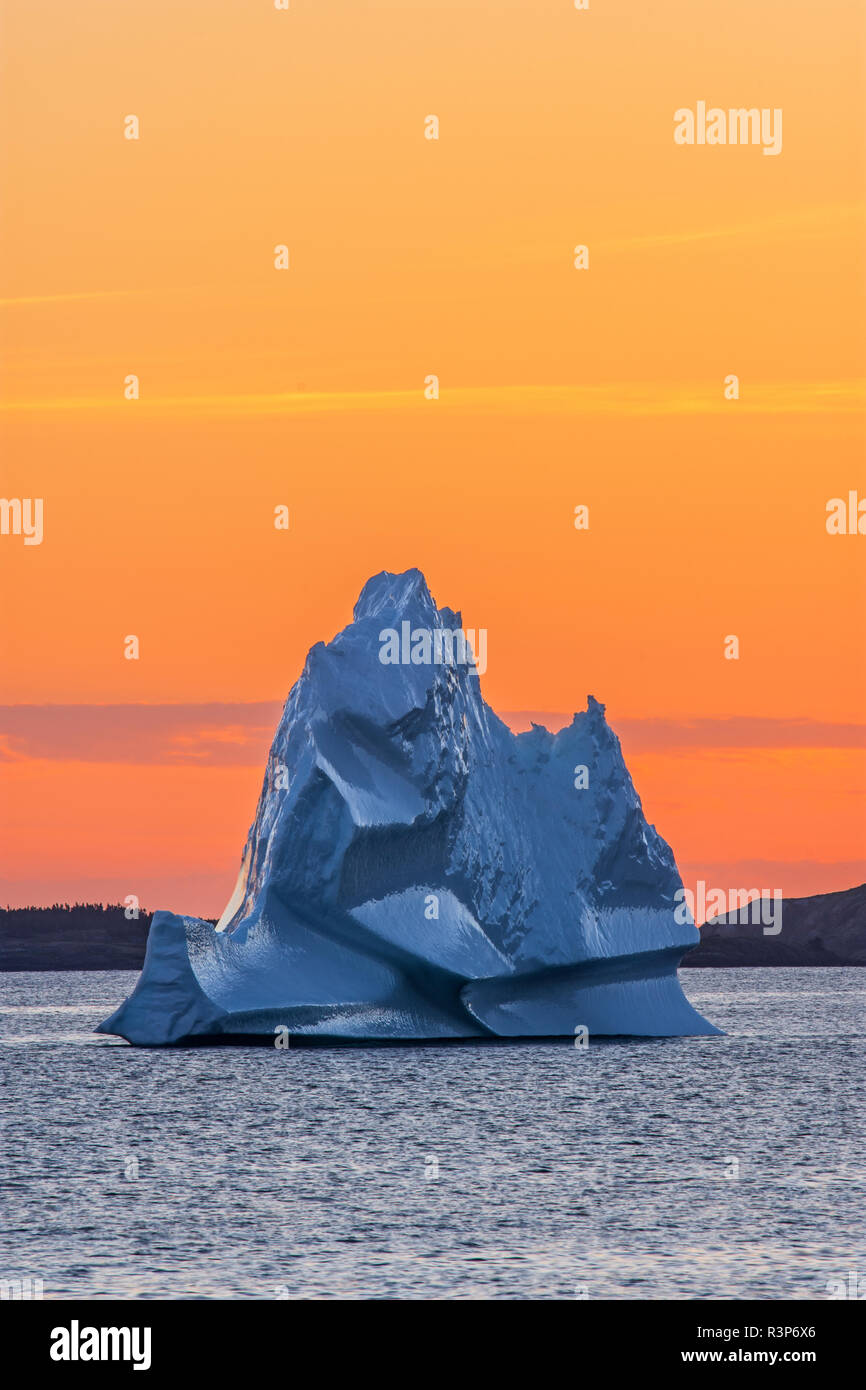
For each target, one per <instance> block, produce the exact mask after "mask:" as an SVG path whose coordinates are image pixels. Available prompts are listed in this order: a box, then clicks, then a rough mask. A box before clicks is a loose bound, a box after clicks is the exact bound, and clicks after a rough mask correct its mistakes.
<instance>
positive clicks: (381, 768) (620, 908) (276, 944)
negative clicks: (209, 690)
mask: <svg viewBox="0 0 866 1390" xmlns="http://www.w3.org/2000/svg"><path fill="white" fill-rule="evenodd" d="M443 633H444V634H449V635H451V634H456V633H462V618H461V615H460V613H459V612H455V611H452V610H451V609H449V608H442V609H440V608H438V607H437V605H436V603H435V602H434V600H433V598H432V597H431V594H430V590H429V589H428V587H427V583H426V581H425V579H424V576H423V575H422V574H421V573H420V571H419V570H409V571H407V572H406V573H404V574H390V573H382V574H379V575H376V576H374V577H373V578H372V579H370V580H368V582H367V584H366V585H365V586H364V588H363V591H362V593H361V596H360V598H359V600H358V603H357V604H356V606H355V611H354V619H353V621H352V622H351V623H350V624H349V626H348V627H346V628H345V629H344V630H343V631H342V632H341V633H339V634H338V635H337V636H336V637H335V638H334V639H333V641H331V642H329V643H327V644H325V643H322V642H319V643H317V644H316V645H315V646H314V647H313V648H312V649H311V650H310V652H309V654H308V656H307V660H306V663H305V666H304V669H303V672H302V674H301V676H300V679H299V680H298V681H297V683H296V685H295V686H294V687H293V689H292V690H291V692H290V694H289V697H288V700H287V701H286V705H285V708H284V711H283V715H282V718H281V720H280V724H279V727H278V728H277V731H276V734H275V736H274V740H273V743H272V746H271V750H270V754H269V757H268V761H267V767H266V770H265V776H264V784H263V786H262V791H261V795H260V797H259V802H258V807H257V810H256V815H255V820H254V822H253V825H252V827H251V829H250V832H249V835H248V837H247V841H246V845H245V848H244V851H243V857H242V862H241V868H240V874H239V876H238V881H237V885H236V887H235V890H234V892H233V894H232V896H231V899H230V901H229V903H228V905H227V906H226V909H225V911H224V912H223V915H222V917H221V918H220V920H219V922H218V923H217V925H216V927H214V926H213V925H211V924H210V923H208V922H204V921H201V920H198V919H196V918H192V917H185V916H178V915H175V914H174V913H171V912H158V913H156V914H155V916H154V919H153V923H152V926H151V930H150V936H149V939H148V944H147V954H146V957H145V961H144V967H143V969H142V973H141V977H140V979H139V981H138V983H137V985H136V987H135V990H134V992H133V993H132V994H131V995H130V996H129V998H128V999H127V1000H126V1001H125V1002H124V1003H123V1004H122V1005H121V1006H120V1008H119V1009H117V1011H116V1012H115V1013H114V1014H112V1016H111V1017H110V1018H108V1019H107V1020H106V1021H105V1022H104V1023H102V1024H100V1026H99V1031H101V1032H105V1033H113V1034H118V1035H120V1036H121V1037H123V1038H126V1039H127V1040H128V1041H129V1042H130V1043H134V1044H139V1045H145V1046H161V1045H168V1044H177V1043H191V1042H214V1043H216V1042H229V1041H240V1040H253V1039H264V1038H269V1039H271V1041H272V1042H273V1041H274V1040H275V1035H278V1036H281V1037H282V1038H284V1039H287V1040H291V1042H292V1043H294V1042H296V1041H297V1042H299V1043H300V1042H305V1041H306V1042H313V1041H316V1040H320V1041H321V1040H329V1041H334V1042H336V1041H342V1042H364V1043H370V1042H396V1041H400V1040H403V1041H413V1040H414V1041H421V1040H435V1039H440V1040H445V1039H450V1038H453V1039H458V1038H462V1039H466V1038H478V1039H482V1038H500V1039H501V1038H530V1037H532V1038H537V1037H562V1036H572V1035H573V1036H575V1037H576V1036H577V1035H578V1034H579V1033H581V1034H583V1035H584V1036H585V1035H586V1033H588V1035H589V1036H590V1037H591V1036H599V1035H600V1036H605V1035H606V1036H619V1035H631V1036H641V1037H672V1036H685V1035H691V1034H709V1033H716V1032H718V1031H719V1030H718V1029H716V1028H715V1027H713V1025H712V1024H710V1023H708V1022H707V1021H706V1020H705V1019H703V1018H701V1017H700V1015H699V1014H697V1013H696V1012H695V1010H694V1009H693V1008H692V1007H691V1005H690V1004H689V1003H688V1001H687V999H686V998H685V995H684V994H683V992H682V989H681V988H680V984H679V981H678V978H677V964H678V962H679V960H680V959H681V957H682V955H683V953H684V952H685V951H687V950H689V949H690V948H691V947H692V946H695V945H697V943H698V932H697V930H696V928H695V926H694V924H693V923H692V922H690V921H689V922H686V923H685V924H684V923H682V922H678V921H677V912H676V909H677V907H678V906H679V904H680V902H681V897H682V895H681V894H680V895H679V897H678V896H677V893H678V890H680V889H681V888H682V882H681V879H680V876H679V873H678V871H677V867H676V863H675V861H674V856H673V854H672V852H671V850H670V848H669V847H668V845H667V844H666V843H665V841H664V840H663V839H662V838H661V837H660V836H659V835H658V834H657V833H656V831H655V829H654V828H653V827H652V826H651V825H649V824H647V821H646V819H645V818H644V815H643V811H642V809H641V803H640V800H639V798H638V796H637V793H636V792H635V789H634V786H633V785H632V781H631V777H630V776H629V773H628V769H627V768H626V765H625V762H624V759H623V755H622V751H621V748H620V744H619V740H618V739H617V737H616V735H615V734H614V733H613V731H612V730H611V728H610V727H609V725H608V723H607V721H606V718H605V712H604V706H603V705H601V704H599V703H598V701H597V700H595V699H593V698H592V697H591V696H590V697H589V699H588V704H587V708H586V710H585V711H583V712H581V713H578V714H575V716H574V718H573V720H572V723H571V724H570V725H568V727H566V728H564V729H562V730H561V731H560V732H558V733H556V734H554V733H551V732H550V731H549V730H547V729H545V728H543V727H541V726H539V725H533V727H532V728H531V729H530V730H529V731H528V732H527V733H522V734H514V733H512V731H511V730H510V729H509V728H508V726H507V725H506V724H504V723H503V722H502V720H500V719H499V718H498V717H497V715H496V714H495V713H494V712H493V710H492V709H491V708H490V707H489V706H488V705H487V704H486V703H485V701H484V699H483V697H482V694H481V686H480V681H479V670H478V665H477V661H476V659H474V656H473V651H472V648H471V646H470V645H469V643H468V642H467V643H461V642H458V641H456V640H453V641H451V640H449V641H447V642H446V641H445V640H443V639H442V637H441V634H443ZM394 634H398V635H399V640H398V641H397V642H396V643H395V642H394V641H393V640H392V639H393V635H394ZM437 634H440V636H439V637H438V638H437ZM407 638H408V640H406V639H407ZM679 916H680V917H682V911H680V913H679Z"/></svg>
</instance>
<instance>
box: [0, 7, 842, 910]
mask: <svg viewBox="0 0 866 1390" xmlns="http://www.w3.org/2000/svg"><path fill="white" fill-rule="evenodd" d="M5 10H6V18H5V27H4V35H3V43H2V52H3V55H4V57H3V62H4V69H3V73H2V78H3V81H2V96H0V119H2V127H3V131H4V138H3V142H2V143H3V146H4V148H3V152H2V167H0V180H2V186H3V188H4V189H5V190H6V193H5V198H4V202H3V206H2V223H0V250H2V258H0V260H2V270H0V301H2V306H0V313H2V332H3V349H2V387H3V396H2V402H0V435H2V441H0V442H2V450H3V463H2V474H0V479H2V487H0V491H2V495H3V496H4V497H7V498H9V497H36V496H38V497H42V498H44V506H45V538H44V541H43V543H42V544H41V545H40V546H31V547H25V546H24V545H23V543H22V539H21V537H16V536H0V580H2V589H3V594H4V597H6V598H7V601H6V602H4V604H3V608H2V613H0V654H2V688H0V701H2V702H3V704H4V705H6V706H18V705H21V704H27V705H37V706H38V705H43V704H54V705H61V706H64V707H70V706H72V707H87V706H93V705H105V704H110V705H115V704H124V705H125V704H130V705H139V704H144V705H150V706H164V705H167V704H171V705H184V706H187V707H189V708H190V710H191V713H190V719H191V720H192V721H193V722H192V723H189V722H188V723H187V724H185V725H184V728H185V729H186V732H185V733H184V735H183V738H186V739H187V740H189V738H190V732H189V730H190V729H191V728H193V726H194V720H195V718H198V717H199V715H198V714H197V713H196V712H197V711H198V710H199V708H200V706H201V705H202V704H207V703H209V702H214V701H229V702H237V703H241V704H243V703H247V702H262V701H268V702H274V701H280V700H282V698H283V697H284V696H285V694H286V692H287V690H288V688H289V686H290V685H291V684H292V682H293V681H294V679H295V678H296V676H297V674H298V673H299V670H300V667H301V665H302V662H303V658H304V655H305V653H306V650H307V649H308V647H309V646H310V645H311V643H312V642H314V641H316V640H318V639H320V638H328V637H330V636H332V635H333V633H334V632H335V631H336V630H338V628H340V627H341V626H343V625H344V624H345V622H347V621H348V619H349V617H350V614H351V606H352V603H353V602H354V599H355V598H356V596H357V593H358V590H359V589H360V587H361V585H362V583H363V581H364V580H365V579H366V578H367V577H368V576H369V575H370V574H371V573H374V572H375V571H378V570H380V569H385V568H387V569H392V570H398V569H404V568H406V567H408V566H411V565H418V566H420V567H421V568H422V569H423V570H424V571H425V573H426V575H427V577H428V580H429V582H430V585H431V588H432V590H433V593H434V595H435V596H436V598H437V600H438V601H439V602H440V603H443V604H449V605H451V606H454V607H460V608H462V611H463V615H464V619H465V622H466V623H467V625H469V626H475V627H478V626H483V627H486V628H487V630H488V634H489V638H488V670H487V673H486V675H485V676H484V678H483V689H484V693H485V695H486V697H487V699H488V700H489V701H490V702H491V703H492V704H493V706H494V707H495V708H496V709H498V710H500V711H503V712H508V711H511V712H519V711H527V710H534V711H549V712H551V713H554V714H555V713H557V712H559V713H560V714H561V715H564V714H570V712H571V711H572V710H574V709H577V708H582V707H583V706H584V703H585V698H586V695H587V693H588V692H592V693H593V694H594V695H596V696H597V697H598V698H599V699H601V700H603V701H604V702H605V703H606V705H607V710H608V716H609V718H610V720H611V722H612V724H613V725H614V727H615V728H621V730H622V737H623V746H624V749H625V752H626V756H627V758H628V761H629V766H630V768H631V770H632V773H633V775H634V778H635V782H636V785H637V788H638V791H639V792H640V794H641V795H642V797H643V800H644V805H645V809H646V812H647V815H648V817H649V818H650V819H651V820H653V821H654V822H655V824H656V825H657V826H658V828H659V830H660V831H661V833H662V834H663V835H665V837H666V838H667V839H668V840H669V841H670V842H671V844H672V845H673V847H674V850H675V852H676V854H677V858H678V861H679V863H680V865H681V868H682V870H683V873H684V875H685V876H686V878H687V879H688V878H690V877H691V878H693V877H695V876H697V875H699V874H703V875H704V876H705V877H707V876H709V877H710V878H711V880H712V882H713V883H720V886H728V884H729V883H730V884H731V885H741V884H742V885H743V886H761V887H777V886H779V887H782V888H783V889H784V890H785V891H786V892H809V891H822V890H830V889H835V888H842V887H847V886H850V885H851V884H852V883H854V882H859V881H862V880H863V878H864V877H866V872H864V869H863V860H864V848H866V814H864V800H863V798H864V791H866V747H864V745H866V738H864V736H863V735H862V732H861V735H859V736H854V735H852V734H851V733H850V730H849V731H848V732H845V733H842V732H840V730H839V728H838V727H837V726H846V728H847V726H849V725H852V724H854V725H859V726H860V728H861V731H862V729H863V725H864V722H866V721H864V708H866V663H864V655H863V652H864V648H863V622H864V617H866V589H864V565H863V555H864V551H866V541H864V539H863V538H862V537H853V536H844V537H840V536H829V535H828V534H827V532H826V528H825V505H826V502H827V500H828V499H829V498H831V497H836V496H841V497H845V496H847V493H848V491H849V489H859V495H860V496H861V497H864V498H866V469H864V466H863V459H864V443H866V438H864V436H866V429H864V351H866V348H864V341H866V340H864V280H866V276H864V201H863V189H864V170H866V155H864V142H866V137H864V131H866V121H864V119H863V118H864V109H863V107H864V100H863V95H862V93H863V77H864V70H866V62H864V58H866V42H864V24H866V21H864V17H863V12H862V6H861V5H860V4H859V0H858V3H855V0H829V3H825V4H823V5H822V6H821V7H820V10H816V8H815V6H814V4H812V3H809V4H807V3H805V0H793V3H792V0H786V3H782V0H772V3H771V0H749V3H746V2H745V0H738V2H737V3H732V4H728V5H726V6H724V7H716V8H715V9H712V10H711V9H707V8H705V7H699V6H695V5H694V4H693V3H691V0H660V3H658V4H656V5H654V6H652V7H651V8H649V7H644V6H638V5H635V4H634V3H627V2H626V0H617V3H604V0H591V3H590V9H589V11H587V12H580V11H576V10H574V8H573V7H570V6H569V4H568V3H567V0H555V3H554V0H520V3H518V2H517V0H504V3H502V4H499V5H497V6H495V7H492V6H488V5H486V4H485V5H482V4H481V3H480V0H462V3H460V4H441V3H440V4H437V5H435V6H429V5H426V4H421V3H418V0H400V3H397V0H392V3H390V4H382V3H380V4H376V3H371V4H369V5H364V6H359V5H357V4H355V3H348V2H347V0H346V2H342V0H341V2H340V3H322V2H321V0H316V3H314V2H313V0H292V3H291V8H290V10H289V11H288V12H287V13H284V12H278V11H276V10H274V9H273V8H272V7H269V5H268V4H267V3H265V0H262V3H258V4H252V3H243V4H241V3H228V0H207V3H205V0H199V2H198V3H193V2H192V0H183V3H177V0H172V3H168V2H167V0H147V3H144V0H138V3H130V4H124V5H122V6H114V5H109V4H108V3H95V0H84V2H83V3H82V4H80V5H77V6H75V7H71V6H68V5H63V4H60V3H59V0H52V3H40V0H26V2H25V0H7V4H6V6H5ZM698 100H706V101H707V103H708V104H711V105H712V104H717V105H719V106H721V107H729V106H757V107H759V108H761V107H771V108H781V109H782V110H783V117H784V119H783V134H784V138H783V149H782V152H781V154H779V155H778V156H777V157H766V156H764V155H763V154H762V152H761V150H760V149H759V148H752V147H737V148H735V147H724V148H711V147H706V146H705V147H691V148H689V147H682V146H677V145H676V144H675V143H674V141H673V113H674V111H675V110H676V109H677V108H680V107H683V106H694V105H695V103H696V102H697V101H698ZM130 114H135V115H137V116H138V118H139V120H140V125H141V132H140V139H139V140H137V141H130V140H126V139H124V138H123V123H124V118H125V117H126V116H128V115H130ZM430 114H436V115H438V117H439V121H440V138H439V140H438V141H428V140H425V139H424V123H425V117H427V116H428V115H430ZM278 243H286V244H287V245H288V247H289V250H290V260H291V265H290V269H289V270H288V271H285V272H281V271H276V270H275V269H274V268H273V258H274V247H275V245H277V244H278ZM578 243H585V244H587V245H588V246H589V249H590V268H589V270H588V271H576V270H575V269H574V268H573V265H572V261H573V248H574V246H575V245H576V244H578ZM130 373H135V374H137V375H138V376H139V377H140V381H141V399H139V400H137V401H126V400H124V398H123V383H124V379H125V377H126V376H127V375H128V374H130ZM433 373H435V374H436V375H438V376H439V378H440V383H441V396H440V399H439V400H438V401H427V400H425V399H424V396H423V384H424V379H425V377H426V376H428V375H429V374H433ZM729 373H737V374H738V375H739V377H740V383H741V386H740V391H741V395H740V399H739V400H738V401H735V402H734V401H726V400H725V399H724V394H723V387H724V379H725V377H726V376H727V375H728V374H729ZM278 503H284V504H286V505H287V506H288V507H289V508H290V514H291V525H290V529H289V531H288V532H277V531H275V530H274V528H273V525H272V516H273V508H274V506H275V505H277V504H278ZM579 503H584V504H586V505H588V506H589V508H590V529H589V531H587V532H577V531H575V529H574V526H573V514H574V507H575V506H576V505H577V504H579ZM7 596H9V597H7ZM128 633H136V634H137V635H138V636H139V638H140V642H141V659H140V660H139V661H137V662H130V661H125V660H124V659H123V638H124V636H125V635H126V634H128ZM731 633H735V634H737V635H738V636H739V638H740V646H741V656H740V660H739V661H738V662H731V661H725V660H724V658H723V643H724V638H725V637H726V636H727V635H728V634H731ZM170 714H171V712H168V713H166V712H165V711H163V712H160V711H159V710H155V711H154V718H155V719H156V720H157V721H158V722H159V721H160V720H161V721H163V722H162V724H160V725H159V727H160V728H164V729H165V730H166V731H167V732H166V733H165V737H164V740H163V743H162V744H160V742H159V740H158V739H155V738H154V739H151V740H150V741H148V740H144V741H143V740H142V738H141V736H140V731H139V732H136V730H137V729H138V726H137V725H136V726H135V727H133V726H132V725H130V726H129V727H127V726H126V725H123V726H121V725H115V724H113V723H111V722H107V723H106V738H105V743H104V745H103V746H102V747H100V748H99V749H97V748H96V747H95V745H94V744H93V741H92V740H91V742H90V743H87V740H85V741H84V744H82V746H81V747H78V746H77V745H76V746H75V747H73V742H74V740H73V737H72V733H69V729H71V728H72V727H73V726H72V725H69V718H70V716H69V715H68V713H63V712H61V711H56V712H55V713H54V714H53V715H52V714H50V713H49V714H48V715H47V716H46V718H47V720H48V722H47V723H46V722H44V720H43V722H42V723H40V724H39V727H38V730H36V731H35V732H34V729H35V726H34V729H31V728H30V726H29V725H27V726H26V728H25V726H24V725H21V724H20V722H19V723H16V722H15V721H16V719H17V718H18V716H17V715H16V714H15V711H8V712H7V719H6V722H7V724H8V726H9V729H11V730H12V732H11V733H10V732H8V731H7V733H6V735H5V737H4V734H3V730H4V727H5V726H4V711H3V710H0V760H2V759H4V758H5V761H3V762H2V764H0V766H2V776H3V789H2V797H3V801H2V805H0V830H2V832H3V841H4V858H5V860H6V863H5V871H4V880H5V883H4V884H3V885H0V902H3V901H8V902H14V903H25V902H42V901H51V900H52V899H53V898H55V897H58V896H59V897H74V896H91V897H108V898H118V897H123V896H125V895H126V894H127V893H139V895H140V896H141V898H142V901H143V902H146V903H147V904H148V905H151V906H170V907H174V908H176V909H178V910H185V911H198V912H208V913H214V912H218V911H219V910H220V908H221V906H222V904H223V900H224V898H225V897H226V896H227V895H228V892H229V891H230V889H231V886H232V883H233V881H234V877H235V873H236V869H237V862H238V858H239V855H240V850H241V846H242V842H243V838H244V835H245V832H246V828H247V825H248V823H249V821H250V819H251V817H252V813H253V810H254V805H255V799H256V796H257V792H258V785H259V781H260V777H261V768H262V759H263V755H264V747H266V744H267V735H266V733H263V732H262V731H261V729H260V730H259V732H258V733H257V734H256V735H255V737H254V738H251V739H249V740H247V739H246V737H245V736H244V737H243V738H241V745H240V746H241V747H242V751H241V752H240V753H238V746H239V745H238V743H237V738H236V737H235V735H234V734H233V733H232V729H236V728H237V727H241V728H243V727H246V726H245V722H244V721H245V716H244V717H241V716H240V715H239V716H238V719H237V720H236V721H235V724H232V723H231V722H230V723H229V725H228V726H227V731H225V730H224V733H223V737H222V739H221V740H218V742H220V747H221V749H222V752H221V753H217V754H208V760H207V761H206V762H205V763H204V764H203V765H200V766H197V765H195V758H194V757H192V760H191V761H190V760H187V761H183V756H185V755H183V756H180V757H179V750H180V752H181V754H183V749H184V748H186V749H187V751H188V749H189V743H188V742H187V743H186V744H184V743H181V744H178V743H177V737H179V736H178V735H177V734H176V731H175V732H174V733H172V732H171V731H170V730H169V725H170V723H171V719H170V718H169V716H170ZM87 717H88V716H87V712H86V710H85V711H84V712H81V711H80V710H79V715H77V716H76V718H77V719H79V721H80V719H86V718H87ZM172 717H173V716H172ZM233 717H234V716H233ZM731 717H736V719H738V720H740V721H742V722H740V723H737V724H736V725H735V726H727V725H724V724H723V723H722V722H721V721H725V720H727V719H729V718H731ZM52 720H53V721H54V737H53V738H52V737H50V736H49V734H50V730H51V721H52ZM793 720H801V721H805V724H804V726H803V728H805V729H806V730H807V733H805V734H804V733H803V732H802V730H801V731H800V732H799V733H797V732H792V725H791V721H793ZM238 721H239V722H238ZM651 721H680V722H681V721H698V723H697V725H696V727H697V728H698V729H699V731H700V738H699V739H698V740H697V741H695V740H694V739H692V740H690V741H687V743H686V745H685V746H677V747H674V746H671V743H670V740H669V739H668V740H667V742H666V741H665V740H664V739H661V740H660V738H659V737H658V735H657V726H656V725H655V724H653V723H651ZM749 721H751V723H750V722H749ZM772 721H776V725H775V726H774V725H773V724H772ZM515 722H516V723H518V724H519V722H520V721H519V719H516V720H515ZM73 723H74V721H73ZM78 727H79V726H78V724H74V728H78ZM172 727H173V726H172ZM808 731H811V732H808ZM233 739H234V742H233ZM701 739H702V740H703V742H701ZM70 740H72V741H70ZM226 748H228V749H230V750H231V749H234V752H233V753H231V755H230V756H228V755H226V754H225V750H226ZM190 756H192V755H190ZM750 875H751V876H752V878H754V876H755V875H761V882H760V883H757V879H755V884H754V885H753V883H752V882H751V880H749V881H748V882H747V881H746V880H747V879H749V876H750Z"/></svg>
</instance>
